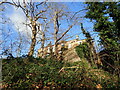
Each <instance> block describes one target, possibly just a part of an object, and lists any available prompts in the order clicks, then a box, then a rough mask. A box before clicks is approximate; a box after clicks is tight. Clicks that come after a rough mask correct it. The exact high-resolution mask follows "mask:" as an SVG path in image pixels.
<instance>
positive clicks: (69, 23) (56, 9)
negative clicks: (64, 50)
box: [50, 3, 77, 55]
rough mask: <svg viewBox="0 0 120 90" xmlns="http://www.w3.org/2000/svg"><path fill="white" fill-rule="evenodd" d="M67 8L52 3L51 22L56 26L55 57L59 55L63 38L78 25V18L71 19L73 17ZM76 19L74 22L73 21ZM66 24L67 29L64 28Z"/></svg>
mask: <svg viewBox="0 0 120 90" xmlns="http://www.w3.org/2000/svg"><path fill="white" fill-rule="evenodd" d="M66 7H67V6H65V5H64V4H60V3H50V10H51V12H50V14H51V17H52V18H51V20H52V21H51V22H52V23H53V26H54V28H53V29H54V33H53V35H54V48H55V55H57V54H58V49H57V46H58V43H59V41H60V40H62V39H63V37H64V36H65V35H66V34H67V33H68V32H69V31H70V30H71V29H72V27H73V26H74V25H75V24H76V23H77V18H76V17H74V18H72V19H71V17H72V15H73V14H71V13H70V12H68V11H66V10H65V9H66ZM73 19H74V20H73ZM65 23H66V26H64V27H65V28H64V29H63V28H62V26H63V25H64V24H65Z"/></svg>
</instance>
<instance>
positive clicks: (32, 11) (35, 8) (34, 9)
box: [0, 0, 47, 56]
mask: <svg viewBox="0 0 120 90" xmlns="http://www.w3.org/2000/svg"><path fill="white" fill-rule="evenodd" d="M4 3H6V4H10V5H12V6H15V7H17V8H21V9H22V11H23V12H24V14H25V16H26V18H27V19H28V20H29V22H30V23H29V24H28V25H29V26H30V27H31V31H32V38H31V45H30V49H29V52H28V56H33V54H34V49H35V45H36V36H37V30H38V29H37V26H38V25H37V21H38V20H39V19H45V18H46V17H43V13H44V12H46V11H47V9H42V10H40V6H41V5H42V4H45V2H38V3H35V2H32V0H31V1H30V2H27V1H26V0H23V1H21V2H15V1H14V0H12V2H9V1H3V2H0V5H1V4H4Z"/></svg>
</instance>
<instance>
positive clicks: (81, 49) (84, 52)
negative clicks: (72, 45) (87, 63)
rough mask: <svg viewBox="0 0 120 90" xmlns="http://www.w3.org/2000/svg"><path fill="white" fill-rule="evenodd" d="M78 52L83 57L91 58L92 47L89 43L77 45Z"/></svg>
mask: <svg viewBox="0 0 120 90" xmlns="http://www.w3.org/2000/svg"><path fill="white" fill-rule="evenodd" d="M76 52H77V54H78V56H79V57H80V58H81V59H87V60H89V59H90V49H89V47H88V44H87V43H83V44H80V45H79V46H77V47H76Z"/></svg>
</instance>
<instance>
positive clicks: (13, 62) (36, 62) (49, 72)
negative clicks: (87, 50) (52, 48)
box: [2, 57, 116, 89]
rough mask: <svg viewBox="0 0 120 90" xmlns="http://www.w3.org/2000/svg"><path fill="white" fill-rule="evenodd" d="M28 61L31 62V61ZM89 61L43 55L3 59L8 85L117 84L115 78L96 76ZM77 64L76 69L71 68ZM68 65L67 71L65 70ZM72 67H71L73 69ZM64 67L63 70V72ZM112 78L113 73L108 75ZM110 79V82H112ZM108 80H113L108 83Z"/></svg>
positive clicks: (5, 85) (23, 86)
mask: <svg viewBox="0 0 120 90" xmlns="http://www.w3.org/2000/svg"><path fill="white" fill-rule="evenodd" d="M27 60H28V61H27ZM86 65H87V64H85V63H82V62H79V63H64V62H61V61H56V60H46V59H41V58H33V57H31V58H27V57H26V58H13V59H4V60H3V68H2V74H3V81H2V83H3V87H4V88H23V89H24V88H41V89H42V88H45V87H49V88H52V87H55V88H76V87H78V88H84V87H88V88H94V87H96V85H97V84H98V83H100V84H101V85H103V86H105V87H110V86H111V87H115V85H116V83H114V82H111V81H114V79H111V78H109V79H106V78H103V79H102V80H103V81H101V80H100V79H99V75H98V76H96V75H95V74H94V73H93V72H89V71H90V69H89V68H86V67H85V66H86ZM74 66H77V67H76V68H71V67H74ZM63 67H64V69H63V70H61V69H62V68H63ZM69 67H70V68H69ZM60 70H61V72H60ZM91 70H92V69H91ZM107 77H109V76H107ZM109 80H110V81H109ZM107 83H109V84H108V85H107Z"/></svg>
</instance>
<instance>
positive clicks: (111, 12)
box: [85, 2, 120, 62]
mask: <svg viewBox="0 0 120 90" xmlns="http://www.w3.org/2000/svg"><path fill="white" fill-rule="evenodd" d="M86 4H87V10H88V11H87V13H86V16H85V17H86V18H89V19H90V20H91V21H94V22H95V24H94V30H95V31H96V32H99V36H100V42H101V44H102V45H103V47H104V51H106V52H107V54H108V56H109V57H110V60H111V61H113V62H115V61H117V62H119V59H120V25H119V24H120V2H86Z"/></svg>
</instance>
